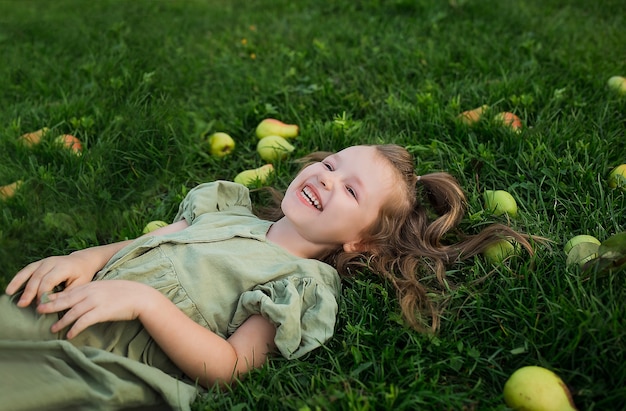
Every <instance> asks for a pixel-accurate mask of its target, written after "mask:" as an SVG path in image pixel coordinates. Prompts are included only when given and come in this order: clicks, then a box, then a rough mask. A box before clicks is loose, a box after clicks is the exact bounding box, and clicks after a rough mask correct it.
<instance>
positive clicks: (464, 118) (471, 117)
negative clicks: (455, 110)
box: [458, 104, 489, 126]
mask: <svg viewBox="0 0 626 411" xmlns="http://www.w3.org/2000/svg"><path fill="white" fill-rule="evenodd" d="M488 109H489V106H488V105H486V104H483V105H482V106H480V107H477V108H475V109H472V110H467V111H464V112H462V113H461V114H459V116H458V119H459V120H461V122H462V123H464V124H467V125H468V126H471V125H472V124H475V123H477V122H479V121H480V119H481V118H482V116H483V114H484V113H485V111H486V110H488Z"/></svg>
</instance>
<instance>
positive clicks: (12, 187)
mask: <svg viewBox="0 0 626 411" xmlns="http://www.w3.org/2000/svg"><path fill="white" fill-rule="evenodd" d="M21 185H22V180H18V181H15V182H13V183H11V184H7V185H5V186H1V187H0V200H6V199H8V198H11V197H13V196H14V195H15V191H16V190H17V189H18V188H20V186H21Z"/></svg>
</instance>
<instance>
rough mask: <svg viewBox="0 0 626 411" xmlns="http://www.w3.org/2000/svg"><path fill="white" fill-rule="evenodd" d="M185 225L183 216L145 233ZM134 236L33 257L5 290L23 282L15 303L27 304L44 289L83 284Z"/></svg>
mask: <svg viewBox="0 0 626 411" xmlns="http://www.w3.org/2000/svg"><path fill="white" fill-rule="evenodd" d="M187 226H188V224H187V222H186V221H185V220H181V221H178V222H176V223H174V224H170V225H168V226H165V227H161V228H159V229H158V230H155V231H153V232H151V233H149V234H146V235H161V234H168V233H172V232H176V231H180V230H183V229H185V228H186V227H187ZM132 241H133V240H127V241H121V242H118V243H112V244H107V245H101V246H96V247H91V248H85V249H83V250H78V251H74V252H73V253H71V254H69V255H66V256H54V257H48V258H44V259H43V260H39V261H35V262H34V263H31V264H29V265H27V266H26V267H24V268H23V269H22V270H20V271H19V272H18V273H17V274H16V275H15V277H14V278H13V279H12V280H11V282H9V285H8V286H7V288H6V293H7V294H9V295H13V294H15V293H16V292H17V291H18V290H19V289H20V287H22V285H24V284H26V287H25V289H24V292H23V294H22V296H21V297H20V300H19V301H18V303H17V305H18V306H19V307H26V306H27V305H29V304H30V303H31V302H32V301H33V299H34V298H35V297H37V298H38V299H40V298H41V296H42V295H43V294H44V293H47V292H50V291H52V290H53V289H54V287H56V286H57V285H59V284H61V283H65V287H67V288H72V287H75V286H78V285H81V284H86V283H88V282H89V281H91V280H92V279H93V276H94V275H95V274H96V273H97V272H98V271H99V270H100V269H102V267H104V266H105V264H106V263H107V262H108V261H109V260H110V259H111V257H113V256H114V255H115V253H117V252H118V251H120V250H121V249H122V248H124V247H126V246H127V245H128V244H130V243H131V242H132Z"/></svg>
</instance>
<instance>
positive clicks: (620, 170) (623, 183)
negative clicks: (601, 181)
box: [608, 164, 626, 190]
mask: <svg viewBox="0 0 626 411" xmlns="http://www.w3.org/2000/svg"><path fill="white" fill-rule="evenodd" d="M608 184H609V187H611V188H617V187H619V188H621V189H623V190H626V164H622V165H619V166H617V167H615V168H614V169H613V171H611V173H610V174H609V178H608Z"/></svg>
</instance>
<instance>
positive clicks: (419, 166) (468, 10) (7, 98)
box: [0, 0, 626, 411]
mask: <svg viewBox="0 0 626 411" xmlns="http://www.w3.org/2000/svg"><path fill="white" fill-rule="evenodd" d="M624 27H626V14H625V13H624V8H623V4H622V2H621V1H618V0H605V1H597V2H590V1H588V0H571V1H565V0H560V1H559V0H527V1H495V0H448V1H443V0H414V1H410V0H389V1H382V0H362V1H353V0H335V1H317V0H316V1H314V0H301V1H297V2H294V1H287V0H258V1H239V0H233V1H223V0H221V1H220V0H215V1H201V0H177V1H173V0H172V1H165V0H137V1H131V0H98V1H95V2H87V1H79V0H56V1H44V0H22V1H17V0H1V1H0V61H1V62H2V63H1V64H0V90H2V92H0V107H2V110H0V153H2V161H0V185H5V184H9V183H12V182H14V181H21V182H22V184H21V185H20V186H19V189H18V190H17V192H16V195H15V196H14V197H12V198H8V199H5V200H3V201H0V261H1V264H0V286H2V287H4V286H5V285H6V283H7V281H8V279H10V278H11V277H12V276H13V275H14V274H15V273H16V272H17V271H18V270H19V269H20V268H21V267H22V266H24V265H26V264H28V263H29V262H31V261H34V260H36V259H40V258H43V257H45V256H48V255H56V254H66V253H69V252H71V251H73V250H76V249H80V248H85V247H89V246H93V245H97V244H104V243H109V242H112V241H120V240H123V239H127V238H134V237H136V236H138V235H141V233H142V229H143V227H144V226H145V225H146V223H148V222H149V221H151V220H166V221H170V220H171V219H172V218H173V217H174V214H175V213H176V210H177V208H178V203H179V202H180V201H181V199H182V198H183V197H184V195H185V193H186V192H188V190H189V189H190V188H192V187H194V186H195V185H197V184H198V183H200V182H204V181H211V180H215V179H228V180H232V179H233V178H234V177H235V175H236V174H237V173H239V172H240V171H242V170H244V169H249V168H255V167H259V166H261V165H262V164H263V161H262V160H261V159H260V158H259V156H258V154H257V153H256V141H257V140H256V137H255V135H254V130H255V127H256V125H257V124H258V123H259V122H260V121H261V120H262V119H264V118H269V117H271V118H278V119H281V120H283V121H285V122H287V123H293V124H298V125H299V126H300V135H299V136H298V137H297V138H296V139H295V140H294V141H293V144H294V146H295V150H294V152H293V153H291V154H290V156H289V157H288V158H287V159H285V160H282V161H277V162H276V163H275V164H274V166H275V169H276V174H275V177H274V178H273V179H272V181H271V183H272V185H274V186H275V187H277V188H279V189H284V188H286V186H287V184H288V183H289V181H290V179H291V177H292V176H293V175H294V173H295V172H296V170H297V169H298V165H297V164H295V163H294V162H293V161H291V160H294V159H296V158H298V157H300V156H303V155H306V154H307V153H309V152H311V151H315V150H326V151H330V150H339V149H341V148H343V147H345V146H348V145H352V144H358V143H381V142H389V143H396V144H401V145H404V146H406V147H408V148H409V150H410V151H411V152H412V153H413V154H414V155H415V156H416V158H417V162H416V171H417V172H418V173H420V174H424V173H428V172H433V171H441V170H444V171H448V172H450V173H452V174H453V175H454V176H455V177H457V178H458V179H459V181H460V182H461V183H462V185H463V187H464V188H465V190H466V192H467V195H468V202H469V204H468V212H467V214H466V217H465V219H464V220H463V222H462V224H461V226H462V228H463V230H465V231H466V232H468V233H474V232H477V231H478V230H479V229H480V228H482V227H484V226H485V225H487V224H489V223H492V222H501V223H504V224H509V225H511V226H512V227H514V228H516V229H518V230H520V231H524V232H527V233H530V234H532V235H537V236H543V237H547V238H548V239H550V240H551V242H549V243H546V244H543V245H541V244H538V245H537V253H536V255H535V256H534V257H532V258H531V257H529V256H528V255H526V254H522V255H520V256H519V257H517V258H514V259H512V260H511V261H508V262H506V263H504V264H495V265H494V264H491V263H489V262H488V261H486V260H485V259H484V258H482V257H480V256H479V257H477V258H475V259H472V260H469V261H467V262H465V263H464V264H460V265H457V266H453V267H451V268H450V271H449V272H448V276H449V279H450V282H451V284H452V283H453V286H451V288H450V290H449V291H448V292H447V293H446V294H445V296H444V298H445V299H446V307H447V308H446V311H445V314H444V318H443V320H442V326H441V330H440V331H439V333H438V334H437V335H434V336H433V335H424V334H419V333H417V332H415V331H412V330H410V329H409V328H408V327H407V326H406V325H405V324H404V323H403V321H402V320H401V317H400V314H399V309H398V307H397V304H396V300H395V295H394V293H393V291H392V290H391V288H390V287H389V286H388V285H386V284H384V283H382V282H380V281H379V280H378V279H377V277H376V276H375V275H374V274H372V273H370V272H367V271H364V272H362V273H359V275H358V276H356V277H355V278H353V279H350V280H347V281H346V283H345V288H344V291H343V297H344V298H343V299H342V301H341V305H340V315H339V321H338V325H337V331H336V335H335V337H334V338H333V339H332V340H331V341H330V342H329V343H328V344H327V345H326V346H325V347H323V348H321V349H319V350H317V351H316V352H314V353H312V354H310V355H307V356H306V357H304V358H302V359H299V360H295V361H287V360H283V359H280V358H276V359H273V360H271V361H270V363H269V364H268V365H267V366H266V367H264V368H262V369H260V370H258V371H255V372H252V373H251V374H250V375H249V377H248V378H247V379H246V380H245V381H243V382H241V383H240V384H237V385H236V386H235V387H234V388H233V389H232V390H231V391H228V392H225V393H224V392H219V391H217V390H214V391H210V392H209V393H208V394H206V395H204V396H202V397H201V398H199V399H198V400H197V401H196V403H194V408H195V409H196V410H218V409H220V410H221V409H236V410H274V409H286V410H317V409H319V410H326V409H337V410H405V409H406V410H409V409H410V410H414V409H420V410H505V409H507V407H506V405H505V403H504V400H503V395H502V389H503V385H504V383H505V382H506V380H507V378H508V377H509V376H510V375H511V373H512V372H513V371H515V370H516V369H517V368H519V367H522V366H525V365H540V366H542V367H545V368H548V369H551V370H553V371H555V372H556V373H557V374H558V375H559V376H560V377H561V378H562V379H563V380H564V381H565V382H566V384H567V385H568V386H569V387H570V389H571V391H572V394H573V398H574V401H575V403H576V405H577V407H578V408H579V409H580V410H602V411H604V410H617V409H620V408H621V407H623V404H624V403H626V367H624V364H625V363H626V358H625V354H626V303H625V301H626V277H625V275H626V273H625V272H624V270H623V269H622V270H615V271H612V272H609V273H597V272H595V271H583V270H582V269H581V268H580V267H579V266H578V265H567V264H566V260H567V256H566V255H565V253H564V252H563V245H564V243H565V242H566V241H567V240H568V239H570V238H571V237H573V236H574V235H578V234H589V235H593V236H595V237H597V238H598V239H600V240H602V241H603V240H605V239H607V238H609V237H611V236H612V235H614V234H617V233H621V232H624V231H626V191H624V190H620V189H611V188H609V187H608V185H607V176H608V174H609V172H610V171H611V170H612V169H613V168H614V167H616V166H617V165H620V164H623V163H626V95H619V94H618V93H616V92H614V91H612V90H610V89H609V88H608V87H607V80H608V79H609V78H610V77H611V76H614V75H622V76H626V31H625V30H624ZM484 104H486V105H489V107H490V110H489V113H490V114H495V113H498V112H504V111H507V112H512V113H515V114H516V115H517V116H519V117H520V119H521V120H522V123H523V128H522V130H521V132H519V133H517V132H514V131H512V130H510V129H508V128H507V127H503V126H502V125H501V124H498V123H497V122H495V121H493V119H492V117H493V116H492V115H486V116H485V117H484V118H483V119H482V120H481V121H479V122H478V123H476V124H475V125H473V126H467V125H465V124H463V123H462V122H460V121H459V120H458V117H457V116H458V115H459V113H461V112H463V111H465V110H469V109H473V108H476V107H479V106H481V105H484ZM42 127H48V128H49V129H50V130H51V132H50V134H49V135H55V136H56V135H60V134H72V135H74V136H76V137H78V138H79V139H80V140H81V142H82V144H83V146H84V150H83V152H82V155H80V156H77V155H75V154H74V153H73V152H71V151H70V150H65V149H62V148H60V147H59V146H58V145H57V144H55V143H54V142H53V141H52V139H50V138H48V139H44V141H43V142H42V143H41V144H38V145H35V146H33V147H27V146H25V145H23V144H20V143H19V141H18V139H19V137H20V136H21V135H23V134H24V133H27V132H31V131H35V130H38V129H41V128H42ZM216 131H222V132H226V133H228V134H230V135H231V136H232V137H233V138H234V139H235V141H236V148H235V151H234V152H233V153H232V154H231V155H229V156H226V157H223V158H216V157H213V156H211V155H210V153H209V151H208V145H207V142H206V140H207V136H208V135H210V134H211V133H213V132H216ZM488 189H502V190H507V191H508V192H510V193H511V194H512V195H513V196H514V198H515V199H516V200H517V203H518V205H519V213H518V216H517V217H516V218H507V217H506V215H505V216H495V215H493V214H491V213H490V212H488V211H487V210H485V209H484V204H483V200H482V194H483V192H484V190H488Z"/></svg>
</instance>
